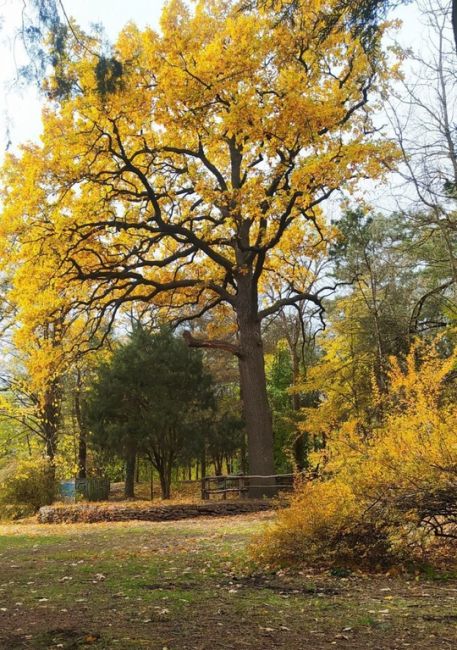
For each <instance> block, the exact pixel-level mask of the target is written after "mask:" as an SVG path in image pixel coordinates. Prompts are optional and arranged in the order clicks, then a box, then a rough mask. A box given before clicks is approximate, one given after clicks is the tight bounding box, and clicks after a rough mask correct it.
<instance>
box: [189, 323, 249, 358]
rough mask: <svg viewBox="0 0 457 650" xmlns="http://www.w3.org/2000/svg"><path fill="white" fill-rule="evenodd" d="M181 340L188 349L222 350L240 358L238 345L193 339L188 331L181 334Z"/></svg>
mask: <svg viewBox="0 0 457 650" xmlns="http://www.w3.org/2000/svg"><path fill="white" fill-rule="evenodd" d="M183 338H184V340H185V342H186V343H187V345H188V346H189V347H190V348H206V349H209V350H223V351H224V352H230V354H234V355H235V356H236V357H238V358H239V359H240V358H241V349H240V348H239V346H238V345H234V344H233V343H228V342H227V341H220V340H216V339H215V340H209V339H207V340H204V339H196V338H195V337H193V336H192V334H191V332H189V331H188V330H186V331H185V332H183Z"/></svg>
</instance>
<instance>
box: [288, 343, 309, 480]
mask: <svg viewBox="0 0 457 650" xmlns="http://www.w3.org/2000/svg"><path fill="white" fill-rule="evenodd" d="M290 351H291V354H292V372H293V382H292V385H293V387H294V388H296V386H297V385H298V382H299V379H300V359H299V357H298V354H297V350H296V348H295V347H294V348H292V347H291V348H290ZM300 408H301V404H300V395H299V393H298V392H297V390H294V392H293V393H292V409H293V411H294V413H295V414H296V415H298V413H299V412H300ZM307 438H308V434H307V433H305V432H297V433H296V438H295V442H294V462H295V468H296V470H297V472H302V471H303V470H304V469H305V467H306V464H307V463H306V455H307V451H308V449H307V447H308V444H307V442H308V441H307Z"/></svg>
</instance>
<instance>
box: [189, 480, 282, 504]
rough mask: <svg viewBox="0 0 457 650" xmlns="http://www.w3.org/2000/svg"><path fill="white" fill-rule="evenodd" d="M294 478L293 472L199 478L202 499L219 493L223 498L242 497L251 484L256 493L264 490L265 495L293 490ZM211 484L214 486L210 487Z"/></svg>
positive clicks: (245, 495)
mask: <svg viewBox="0 0 457 650" xmlns="http://www.w3.org/2000/svg"><path fill="white" fill-rule="evenodd" d="M294 479H295V474H274V475H272V476H255V475H250V476H248V475H245V474H237V475H235V476H205V477H204V478H202V479H201V489H202V499H204V500H207V499H210V498H211V496H212V495H220V496H221V497H222V499H224V500H225V499H227V495H232V496H238V497H239V498H244V497H247V496H248V495H249V489H250V487H251V486H252V487H254V486H255V489H256V492H257V493H261V492H262V490H264V491H265V495H266V496H273V495H274V494H277V493H278V492H282V491H285V490H293V487H294ZM212 485H215V487H211V486H212Z"/></svg>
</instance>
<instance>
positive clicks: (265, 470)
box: [237, 278, 275, 498]
mask: <svg viewBox="0 0 457 650" xmlns="http://www.w3.org/2000/svg"><path fill="white" fill-rule="evenodd" d="M237 316H238V331H239V339H240V352H241V354H240V357H239V369H240V384H241V395H242V401H243V413H244V419H245V422H246V428H247V432H248V462H249V474H251V475H258V476H271V475H273V474H274V473H275V467H274V458H273V424H272V419H271V413H270V407H269V404H268V396H267V380H266V375H265V363H264V357H263V343H262V335H261V328H260V319H259V317H258V312H257V295H256V292H255V290H254V289H253V287H252V285H251V282H249V278H247V280H246V281H245V280H244V279H240V280H239V284H238V302H237ZM269 483H271V485H269ZM262 485H263V486H266V487H260V486H262ZM274 493H275V488H274V482H273V481H265V480H264V479H260V480H256V479H253V480H251V482H250V488H249V496H250V497H253V498H260V497H262V496H264V495H266V496H273V495H274Z"/></svg>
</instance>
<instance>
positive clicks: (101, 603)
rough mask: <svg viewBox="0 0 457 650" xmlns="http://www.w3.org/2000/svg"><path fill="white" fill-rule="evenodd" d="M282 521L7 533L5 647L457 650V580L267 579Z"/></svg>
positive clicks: (1, 531)
mask: <svg viewBox="0 0 457 650" xmlns="http://www.w3.org/2000/svg"><path fill="white" fill-rule="evenodd" d="M270 517H271V515H268V514H262V515H259V514H257V515H244V516H240V517H234V518H221V519H205V520H204V519H197V520H188V521H181V522H167V523H147V522H144V523H142V522H141V523H140V522H131V523H120V524H93V525H87V524H78V525H61V526H38V525H33V524H30V525H6V526H0V566H1V572H0V648H2V650H3V649H4V650H11V649H16V648H18V649H19V648H30V649H33V650H40V649H44V648H64V649H67V650H69V649H70V648H84V647H93V648H97V649H102V648H103V649H108V648H122V649H124V648H125V649H132V650H133V649H141V648H152V649H156V648H157V649H159V650H163V649H164V648H167V649H168V650H186V649H189V650H191V649H192V650H194V649H195V650H197V649H199V650H203V649H208V650H210V649H211V650H212V649H217V648H226V649H228V648H230V649H231V648H241V649H242V648H251V649H258V650H260V649H262V650H263V649H267V648H287V649H288V650H293V649H295V648H297V649H298V648H300V649H302V648H310V649H312V650H314V649H317V650H318V649H321V648H334V647H337V648H348V649H353V648H356V649H360V650H361V649H362V648H363V649H373V650H374V649H376V648H379V649H381V648H382V649H392V650H393V649H395V648H398V649H400V648H413V649H417V648H420V649H421V650H422V649H424V650H425V649H430V650H432V649H433V650H435V649H439V648H455V647H457V579H454V578H453V577H449V576H448V577H447V579H446V580H444V579H443V580H437V579H434V580H433V579H424V578H420V579H416V578H411V579H405V578H401V577H396V578H393V577H390V578H389V577H386V576H370V577H364V576H349V577H343V578H342V577H336V576H331V575H329V574H328V573H326V572H320V573H319V572H315V573H313V572H302V573H295V574H288V573H286V574H283V573H281V572H280V573H279V574H274V575H273V574H271V575H262V574H258V573H255V572H254V571H253V567H252V566H251V565H250V563H249V559H248V558H247V554H246V547H247V544H248V543H249V540H250V538H251V536H252V534H253V533H254V532H258V531H259V530H261V528H262V526H264V525H265V522H266V521H268V519H269V518H270ZM434 577H435V578H437V577H439V576H434Z"/></svg>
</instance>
